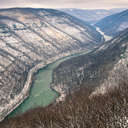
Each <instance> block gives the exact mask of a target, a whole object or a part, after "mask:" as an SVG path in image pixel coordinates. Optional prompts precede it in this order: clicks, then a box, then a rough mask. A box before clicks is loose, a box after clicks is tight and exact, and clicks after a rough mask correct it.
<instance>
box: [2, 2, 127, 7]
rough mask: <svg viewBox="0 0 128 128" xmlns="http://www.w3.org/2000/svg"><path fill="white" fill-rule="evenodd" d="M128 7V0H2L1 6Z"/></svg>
mask: <svg viewBox="0 0 128 128" xmlns="http://www.w3.org/2000/svg"><path fill="white" fill-rule="evenodd" d="M8 7H36V8H38V7H39V8H90V9H91V8H117V7H121V8H122V7H124V8H128V0H1V1H0V8H8Z"/></svg>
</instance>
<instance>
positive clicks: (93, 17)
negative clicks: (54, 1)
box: [60, 8, 125, 24]
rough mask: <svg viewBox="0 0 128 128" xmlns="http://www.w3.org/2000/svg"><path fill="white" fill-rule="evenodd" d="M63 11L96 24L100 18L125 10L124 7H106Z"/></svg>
mask: <svg viewBox="0 0 128 128" xmlns="http://www.w3.org/2000/svg"><path fill="white" fill-rule="evenodd" d="M60 10H61V11H63V12H66V13H68V14H70V15H72V16H75V17H77V18H79V19H81V20H83V21H86V22H88V23H89V24H96V23H97V22H98V21H99V20H101V19H103V18H104V17H106V16H110V15H112V14H115V13H119V12H121V11H124V10H125V9H124V8H115V9H110V10H105V9H92V10H87V9H68V8H67V9H60Z"/></svg>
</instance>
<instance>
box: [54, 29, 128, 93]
mask: <svg viewBox="0 0 128 128" xmlns="http://www.w3.org/2000/svg"><path fill="white" fill-rule="evenodd" d="M124 79H125V81H126V80H127V79H128V29H126V30H124V31H123V32H122V33H120V35H118V36H117V37H115V38H114V39H112V40H110V41H108V42H105V43H103V44H102V45H101V46H100V47H99V48H96V49H95V50H93V51H92V52H90V53H88V54H85V55H81V56H79V57H75V58H72V59H69V60H67V61H65V62H62V63H61V64H60V65H59V66H58V67H56V69H54V71H53V82H52V86H53V88H55V90H58V91H60V93H66V94H67V93H69V90H71V91H73V90H74V89H76V88H78V87H80V86H82V85H85V86H92V87H97V86H98V87H99V86H100V87H99V88H98V89H97V91H96V92H97V93H98V92H99V93H104V92H105V91H106V89H109V88H113V87H114V86H115V85H116V86H118V85H119V84H121V83H122V81H124Z"/></svg>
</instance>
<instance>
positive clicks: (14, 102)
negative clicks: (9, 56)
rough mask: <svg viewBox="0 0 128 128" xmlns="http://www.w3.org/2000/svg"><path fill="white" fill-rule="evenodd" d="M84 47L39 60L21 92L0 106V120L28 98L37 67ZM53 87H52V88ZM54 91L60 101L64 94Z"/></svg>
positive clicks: (42, 66) (76, 52)
mask: <svg viewBox="0 0 128 128" xmlns="http://www.w3.org/2000/svg"><path fill="white" fill-rule="evenodd" d="M84 51H85V49H84V50H83V49H79V50H78V51H72V52H67V53H63V54H61V55H57V56H56V57H53V58H50V59H49V60H47V61H46V62H41V63H39V64H38V65H36V66H35V67H33V68H32V69H31V70H30V71H29V72H28V76H27V80H26V83H25V86H24V88H23V90H22V92H21V93H20V94H19V95H18V96H16V97H15V98H14V100H11V101H10V103H9V104H8V105H6V107H4V108H0V121H2V120H4V119H5V117H6V116H7V115H9V114H10V113H11V112H12V111H13V110H14V109H16V108H17V107H18V106H19V105H20V104H21V103H22V102H23V101H24V100H25V99H27V98H28V96H29V91H30V88H31V84H32V77H33V75H34V73H35V72H37V71H38V70H39V69H41V68H44V67H45V66H47V65H48V64H50V63H53V62H55V61H57V60H58V59H61V58H63V57H66V56H69V55H72V54H78V53H82V52H84ZM53 89H54V88H53ZM55 91H57V92H58V93H60V97H59V98H57V100H56V101H60V100H61V101H62V100H63V98H64V97H65V94H64V95H63V93H62V92H60V91H59V90H57V89H55Z"/></svg>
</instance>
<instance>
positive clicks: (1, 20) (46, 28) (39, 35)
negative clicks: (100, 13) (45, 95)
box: [0, 8, 102, 120]
mask: <svg viewBox="0 0 128 128" xmlns="http://www.w3.org/2000/svg"><path fill="white" fill-rule="evenodd" d="M101 38H102V37H101V35H100V34H99V33H98V32H96V30H95V29H94V28H92V27H91V26H90V25H88V24H87V23H84V22H81V21H80V20H78V19H76V18H74V17H71V16H70V15H67V14H65V13H63V12H59V11H57V10H51V9H31V8H23V9H20V8H13V9H4V10H0V60H1V61H0V120H2V119H3V118H4V117H5V116H6V115H7V114H8V113H9V112H10V111H12V110H13V109H14V108H15V107H17V105H18V104H20V103H21V102H22V101H23V100H24V99H25V98H26V97H27V96H28V94H29V93H28V92H29V89H30V84H31V82H32V75H33V73H34V72H35V71H37V70H38V69H39V68H41V67H43V66H45V65H46V64H48V63H51V62H53V61H55V60H56V59H59V58H61V57H64V56H67V55H70V54H72V53H77V52H80V51H82V50H91V49H93V48H95V47H96V46H97V45H99V44H100V42H101Z"/></svg>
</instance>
